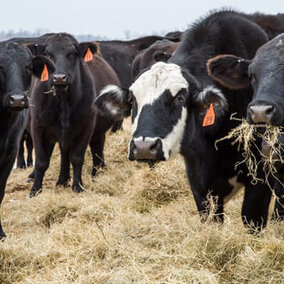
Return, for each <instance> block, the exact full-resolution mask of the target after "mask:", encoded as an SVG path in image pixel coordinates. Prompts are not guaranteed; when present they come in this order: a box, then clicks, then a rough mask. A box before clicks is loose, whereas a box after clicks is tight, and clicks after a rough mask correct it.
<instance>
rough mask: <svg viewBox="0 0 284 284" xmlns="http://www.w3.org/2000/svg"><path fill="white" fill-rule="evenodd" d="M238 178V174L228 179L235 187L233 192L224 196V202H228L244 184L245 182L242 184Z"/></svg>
mask: <svg viewBox="0 0 284 284" xmlns="http://www.w3.org/2000/svg"><path fill="white" fill-rule="evenodd" d="M237 178H238V177H237V176H233V177H231V178H229V180H228V181H229V184H230V185H231V186H233V189H232V191H231V193H230V194H229V195H227V196H226V197H225V198H224V203H227V202H228V201H229V200H230V199H231V198H232V197H233V196H235V195H236V194H237V193H238V192H239V190H240V189H241V188H242V187H243V186H244V185H243V184H241V183H239V182H238V181H237Z"/></svg>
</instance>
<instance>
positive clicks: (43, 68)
mask: <svg viewBox="0 0 284 284" xmlns="http://www.w3.org/2000/svg"><path fill="white" fill-rule="evenodd" d="M32 64H33V69H32V70H33V74H34V75H35V76H36V77H38V78H41V80H42V81H47V80H48V78H49V75H50V74H52V73H53V72H54V71H55V66H54V64H53V63H52V61H51V60H49V59H48V58H47V57H45V56H36V57H34V58H33V61H32ZM43 73H44V74H43Z"/></svg>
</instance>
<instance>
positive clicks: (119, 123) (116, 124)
mask: <svg viewBox="0 0 284 284" xmlns="http://www.w3.org/2000/svg"><path fill="white" fill-rule="evenodd" d="M122 123H123V120H118V121H115V122H114V124H113V125H112V128H111V132H112V133H115V132H116V131H117V130H120V129H121V130H122V129H123V128H122Z"/></svg>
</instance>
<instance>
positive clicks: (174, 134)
mask: <svg viewBox="0 0 284 284" xmlns="http://www.w3.org/2000/svg"><path fill="white" fill-rule="evenodd" d="M186 117H187V110H186V108H184V107H183V108H182V113H181V118H180V119H179V120H178V122H177V124H176V125H175V126H174V128H173V130H172V131H171V132H170V133H169V134H168V135H167V136H166V137H165V138H160V137H145V138H144V139H145V141H156V140H157V139H160V140H161V141H162V150H163V154H164V157H165V159H166V160H168V159H169V157H170V154H171V156H174V155H175V154H178V153H179V152H180V146H181V141H182V138H183V133H184V129H185V122H186ZM133 140H134V142H138V141H143V137H142V136H140V137H137V138H134V139H133ZM129 145H130V144H129Z"/></svg>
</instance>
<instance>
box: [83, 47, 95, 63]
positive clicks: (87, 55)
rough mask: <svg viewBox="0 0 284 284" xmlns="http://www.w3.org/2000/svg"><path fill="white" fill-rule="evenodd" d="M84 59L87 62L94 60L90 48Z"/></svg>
mask: <svg viewBox="0 0 284 284" xmlns="http://www.w3.org/2000/svg"><path fill="white" fill-rule="evenodd" d="M84 60H85V62H89V61H92V60H93V53H92V51H91V49H90V48H88V49H87V51H86V54H85V57H84Z"/></svg>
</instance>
